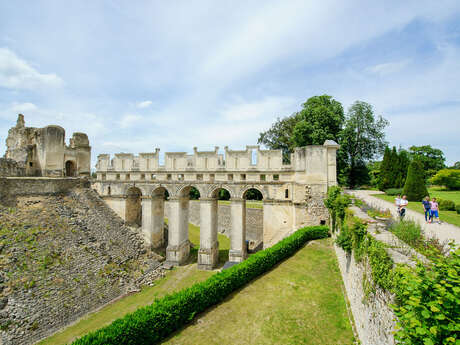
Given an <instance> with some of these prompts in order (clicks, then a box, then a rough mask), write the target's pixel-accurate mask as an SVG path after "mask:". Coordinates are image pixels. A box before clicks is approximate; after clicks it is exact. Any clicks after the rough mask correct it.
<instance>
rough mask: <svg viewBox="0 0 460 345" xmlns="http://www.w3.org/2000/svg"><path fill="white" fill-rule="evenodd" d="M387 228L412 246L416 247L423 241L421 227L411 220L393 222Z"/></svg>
mask: <svg viewBox="0 0 460 345" xmlns="http://www.w3.org/2000/svg"><path fill="white" fill-rule="evenodd" d="M389 230H390V231H391V232H392V233H394V234H395V235H396V237H398V238H399V239H400V240H401V241H404V242H406V243H407V244H408V245H410V246H412V247H417V246H418V245H419V244H420V243H421V241H423V238H422V228H421V227H420V225H419V224H417V223H415V222H413V221H403V222H398V223H394V224H393V225H392V226H391V227H390V229H389Z"/></svg>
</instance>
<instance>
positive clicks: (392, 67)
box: [366, 59, 410, 77]
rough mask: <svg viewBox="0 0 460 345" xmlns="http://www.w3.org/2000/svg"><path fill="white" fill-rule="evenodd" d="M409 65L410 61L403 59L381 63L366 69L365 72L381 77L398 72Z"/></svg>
mask: <svg viewBox="0 0 460 345" xmlns="http://www.w3.org/2000/svg"><path fill="white" fill-rule="evenodd" d="M409 63H410V59H404V60H401V61H394V62H387V63H382V64H378V65H375V66H371V67H368V68H366V71H367V72H370V73H373V74H378V75H380V76H381V77H382V76H386V75H388V74H393V73H397V72H400V71H401V70H402V69H404V67H406V66H407V65H408V64H409Z"/></svg>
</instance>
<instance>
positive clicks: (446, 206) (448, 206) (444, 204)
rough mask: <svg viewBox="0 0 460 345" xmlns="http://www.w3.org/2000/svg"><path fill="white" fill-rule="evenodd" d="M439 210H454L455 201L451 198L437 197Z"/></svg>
mask: <svg viewBox="0 0 460 345" xmlns="http://www.w3.org/2000/svg"><path fill="white" fill-rule="evenodd" d="M437 200H438V205H439V209H440V210H441V211H455V202H453V201H452V200H445V199H437Z"/></svg>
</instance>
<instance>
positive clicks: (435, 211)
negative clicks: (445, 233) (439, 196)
mask: <svg viewBox="0 0 460 345" xmlns="http://www.w3.org/2000/svg"><path fill="white" fill-rule="evenodd" d="M430 205H431V207H430V214H431V217H430V223H431V222H432V221H434V220H435V218H436V219H437V223H438V224H441V220H440V219H439V205H438V203H437V202H436V198H433V200H432V201H430Z"/></svg>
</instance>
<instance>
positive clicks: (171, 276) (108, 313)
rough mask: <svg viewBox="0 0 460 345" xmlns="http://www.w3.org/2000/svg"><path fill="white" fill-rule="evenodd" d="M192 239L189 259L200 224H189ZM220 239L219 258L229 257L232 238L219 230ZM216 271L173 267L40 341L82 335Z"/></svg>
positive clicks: (59, 341) (59, 340)
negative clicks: (162, 276)
mask: <svg viewBox="0 0 460 345" xmlns="http://www.w3.org/2000/svg"><path fill="white" fill-rule="evenodd" d="M189 239H190V241H191V242H192V243H193V244H194V245H195V246H196V247H195V248H194V249H193V250H192V255H191V258H190V261H191V262H192V263H193V262H196V260H197V251H198V245H199V243H200V228H199V227H197V226H194V225H192V224H189ZM218 239H219V248H220V251H219V261H220V262H221V263H223V262H225V261H226V260H227V259H228V250H229V248H230V240H229V239H228V237H225V236H224V235H221V234H218ZM215 272H216V271H199V270H197V268H196V265H195V264H188V265H186V266H182V267H177V268H174V269H173V270H171V271H167V272H166V276H165V277H164V278H163V279H160V280H158V281H157V282H156V284H155V285H154V286H149V287H144V288H143V289H142V291H141V292H139V293H136V294H132V295H129V296H127V297H124V298H122V299H120V300H119V301H117V302H114V303H112V304H110V305H108V306H106V307H104V308H102V309H101V310H100V311H98V312H95V313H92V314H89V315H87V316H85V317H83V318H82V319H80V320H79V321H78V322H77V323H75V324H74V325H72V326H69V327H67V328H66V329H65V330H63V331H62V332H60V333H56V334H55V335H53V336H51V337H49V338H47V339H45V340H44V341H42V342H40V343H39V344H50V345H51V344H53V345H55V344H66V343H70V342H71V341H72V340H73V339H75V338H77V337H80V336H82V335H84V334H86V333H88V332H90V331H93V330H96V329H98V328H101V327H102V326H104V325H107V324H109V323H111V322H112V321H113V320H115V319H117V318H119V317H122V316H123V315H125V314H127V313H129V312H133V311H135V310H136V309H137V308H139V307H142V306H145V305H149V304H151V303H152V302H153V300H154V299H155V298H156V297H162V296H164V295H166V294H168V293H171V292H174V291H178V290H180V289H182V288H185V287H188V286H191V285H193V284H194V283H196V282H200V281H203V280H205V279H207V278H208V277H210V276H211V275H213V274H214V273H215Z"/></svg>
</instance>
